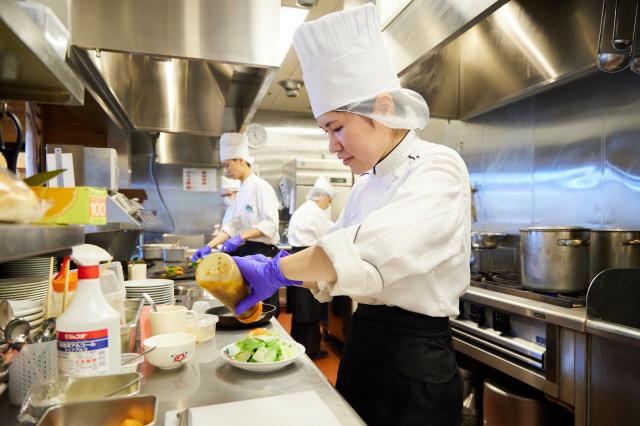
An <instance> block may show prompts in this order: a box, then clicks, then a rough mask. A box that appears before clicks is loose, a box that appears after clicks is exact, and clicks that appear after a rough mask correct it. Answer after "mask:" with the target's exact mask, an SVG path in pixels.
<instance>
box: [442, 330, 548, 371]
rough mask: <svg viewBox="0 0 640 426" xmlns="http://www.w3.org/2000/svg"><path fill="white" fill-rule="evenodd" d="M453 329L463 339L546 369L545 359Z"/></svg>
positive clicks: (455, 334) (454, 333)
mask: <svg viewBox="0 0 640 426" xmlns="http://www.w3.org/2000/svg"><path fill="white" fill-rule="evenodd" d="M452 331H453V335H454V337H455V336H458V337H460V338H461V339H463V340H466V341H467V342H469V343H472V344H476V345H480V347H483V346H484V347H486V348H488V349H491V350H492V351H494V352H499V353H501V354H503V355H507V356H509V357H511V358H514V359H516V360H518V361H520V362H523V363H525V364H528V365H530V366H532V367H535V368H537V369H539V370H543V371H544V364H543V362H544V360H543V362H540V361H537V360H535V359H533V358H530V357H528V356H525V355H522V354H519V353H517V352H514V351H512V350H509V349H507V348H505V347H503V346H499V345H496V344H495V343H492V342H489V341H488V340H484V339H481V338H479V337H476V336H474V335H473V334H469V333H467V332H464V331H462V330H460V329H457V328H453V330H452Z"/></svg>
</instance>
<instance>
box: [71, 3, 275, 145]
mask: <svg viewBox="0 0 640 426" xmlns="http://www.w3.org/2000/svg"><path fill="white" fill-rule="evenodd" d="M70 4H71V9H70V17H71V19H70V21H71V48H70V50H69V61H70V62H71V63H72V64H73V66H74V67H75V68H76V70H77V71H78V73H79V74H80V76H81V77H82V79H83V80H84V81H85V84H86V86H87V89H88V90H89V91H91V92H92V94H93V95H94V97H95V98H96V99H97V100H98V102H99V103H100V104H101V106H102V107H103V108H104V109H105V111H106V113H107V114H108V115H109V116H110V118H111V119H112V120H113V121H114V122H115V123H116V124H117V125H118V126H119V127H120V128H121V129H123V130H125V131H127V132H133V131H145V132H171V133H186V134H194V135H202V136H219V135H221V134H222V133H224V132H227V131H238V130H239V129H241V128H242V126H244V125H245V124H248V123H249V122H250V121H251V119H252V118H253V115H254V114H255V112H256V110H257V108H258V105H259V104H260V101H261V100H262V98H263V96H264V95H265V94H266V91H267V89H268V88H269V86H270V84H271V82H272V80H273V78H274V77H275V73H276V70H277V68H278V66H279V65H280V64H279V58H278V51H277V49H275V48H274V46H277V45H278V37H279V16H280V15H279V11H280V1H279V0H216V1H198V0H135V1H130V0H92V1H86V0H71V3H70Z"/></svg>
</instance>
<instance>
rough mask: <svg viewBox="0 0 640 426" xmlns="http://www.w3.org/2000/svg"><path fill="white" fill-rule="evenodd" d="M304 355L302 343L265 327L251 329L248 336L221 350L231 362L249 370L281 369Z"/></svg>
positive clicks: (222, 355) (221, 353)
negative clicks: (283, 337)
mask: <svg viewBox="0 0 640 426" xmlns="http://www.w3.org/2000/svg"><path fill="white" fill-rule="evenodd" d="M302 355H304V346H302V345H301V344H300V343H297V342H294V341H291V340H285V339H282V338H281V337H280V336H279V335H278V333H276V332H271V331H268V330H266V329H264V328H257V329H254V330H251V331H250V332H249V334H248V335H247V337H245V338H244V339H241V340H238V341H237V342H234V343H232V344H230V345H227V346H225V347H224V348H222V350H220V356H221V357H222V359H224V360H225V361H226V362H228V363H229V364H231V365H233V366H235V367H238V368H241V369H243V370H247V371H259V372H268V371H275V370H279V369H281V368H283V367H286V366H287V365H289V364H291V363H293V362H294V361H295V360H296V359H298V358H300V357H301V356H302Z"/></svg>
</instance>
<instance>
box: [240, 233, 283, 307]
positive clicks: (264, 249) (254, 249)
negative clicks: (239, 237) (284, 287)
mask: <svg viewBox="0 0 640 426" xmlns="http://www.w3.org/2000/svg"><path fill="white" fill-rule="evenodd" d="M276 253H278V248H277V247H276V246H273V245H271V244H265V243H259V242H257V241H246V242H245V243H244V244H243V245H241V246H240V247H238V249H237V250H236V251H233V252H231V253H228V254H229V255H230V256H249V255H252V254H262V255H265V256H267V257H273V256H275V255H276ZM263 302H264V303H268V304H269V305H273V306H275V307H276V311H275V316H278V315H280V298H279V297H278V292H277V291H276V292H275V293H274V294H273V295H272V296H269V297H267V298H266V299H264V300H263Z"/></svg>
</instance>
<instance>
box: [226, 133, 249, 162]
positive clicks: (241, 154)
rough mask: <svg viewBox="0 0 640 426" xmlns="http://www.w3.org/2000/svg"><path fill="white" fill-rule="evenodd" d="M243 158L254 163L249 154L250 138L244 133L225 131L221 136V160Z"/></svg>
mask: <svg viewBox="0 0 640 426" xmlns="http://www.w3.org/2000/svg"><path fill="white" fill-rule="evenodd" d="M234 159H241V160H244V161H246V162H247V163H249V164H253V157H251V156H250V155H249V140H248V139H247V137H246V136H245V135H244V134H242V133H223V134H222V136H220V161H225V160H234Z"/></svg>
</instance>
